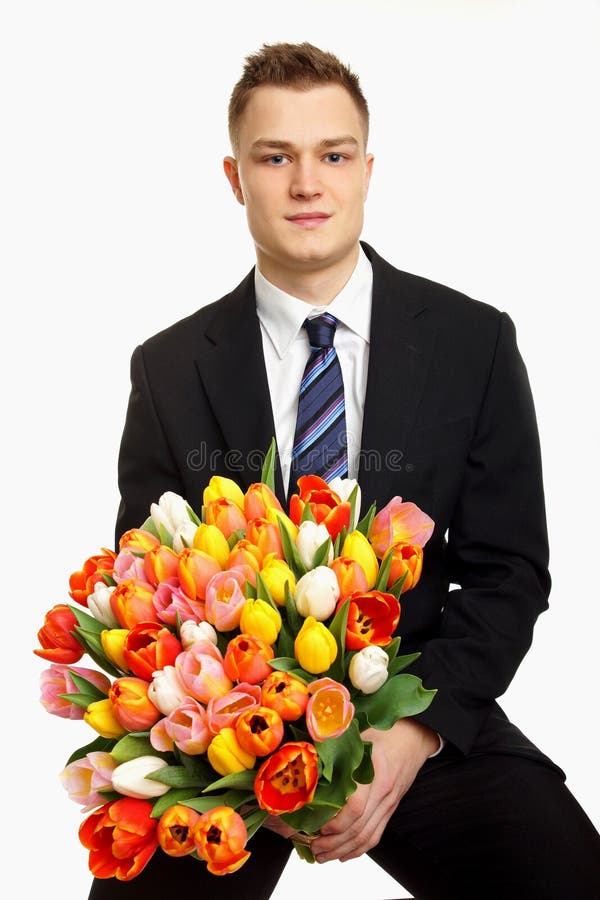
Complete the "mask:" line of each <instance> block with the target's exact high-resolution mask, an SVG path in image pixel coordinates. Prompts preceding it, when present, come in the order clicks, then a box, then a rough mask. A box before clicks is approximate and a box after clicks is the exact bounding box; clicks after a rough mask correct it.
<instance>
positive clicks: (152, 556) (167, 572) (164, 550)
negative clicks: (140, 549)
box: [144, 544, 179, 588]
mask: <svg viewBox="0 0 600 900" xmlns="http://www.w3.org/2000/svg"><path fill="white" fill-rule="evenodd" d="M178 564H179V556H178V555H177V553H175V551H174V550H171V548H170V547H165V546H164V545H163V544H159V546H158V547H153V548H152V549H151V550H148V552H147V553H146V555H145V556H144V581H146V582H147V583H148V584H150V585H152V587H154V588H155V587H157V586H158V585H159V584H160V582H161V581H166V580H167V578H175V577H176V576H177V566H178Z"/></svg>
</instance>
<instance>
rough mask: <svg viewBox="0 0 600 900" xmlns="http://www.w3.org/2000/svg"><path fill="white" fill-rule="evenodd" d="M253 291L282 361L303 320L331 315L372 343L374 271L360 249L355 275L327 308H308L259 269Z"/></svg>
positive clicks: (259, 312) (265, 327) (263, 322)
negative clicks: (370, 336) (370, 337)
mask: <svg viewBox="0 0 600 900" xmlns="http://www.w3.org/2000/svg"><path fill="white" fill-rule="evenodd" d="M254 287H255V291H256V311H257V314H258V318H259V319H260V322H261V324H262V326H263V328H264V329H265V331H266V332H267V334H268V336H269V338H270V340H271V342H272V344H273V346H274V347H275V350H276V351H277V355H278V356H279V358H280V359H283V357H284V356H285V354H286V353H287V351H288V349H289V347H290V344H291V343H292V341H293V340H294V339H295V338H296V336H297V335H298V333H299V331H300V329H301V328H302V323H303V322H304V320H305V319H306V318H312V317H313V316H315V315H320V314H321V313H323V312H329V313H331V315H332V316H335V317H336V318H337V319H339V321H340V323H341V324H343V325H345V326H346V327H347V328H350V329H351V330H352V331H354V332H355V333H356V334H357V335H359V337H361V338H362V339H363V340H364V341H366V342H367V343H369V334H370V329H371V300H372V293H373V268H372V266H371V263H370V261H369V258H368V257H367V255H366V253H365V251H364V250H363V248H362V247H361V246H360V245H359V254H358V261H357V263H356V266H355V267H354V271H353V272H352V275H351V276H350V278H349V279H348V281H347V282H346V284H345V285H344V287H343V288H342V290H341V291H340V292H339V294H337V295H336V296H335V297H334V298H333V300H332V301H331V303H329V304H327V306H309V304H308V303H306V301H305V300H300V299H299V298H298V297H293V296H292V295H291V294H287V293H286V292H285V291H282V290H281V288H278V287H275V285H274V284H271V282H270V281H267V279H266V278H265V276H264V275H263V274H262V272H261V271H260V270H259V268H258V266H255V268H254Z"/></svg>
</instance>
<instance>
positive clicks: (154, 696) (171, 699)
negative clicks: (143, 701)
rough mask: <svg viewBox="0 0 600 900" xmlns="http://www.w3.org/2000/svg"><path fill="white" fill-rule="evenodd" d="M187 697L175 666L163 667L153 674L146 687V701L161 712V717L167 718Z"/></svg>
mask: <svg viewBox="0 0 600 900" xmlns="http://www.w3.org/2000/svg"><path fill="white" fill-rule="evenodd" d="M186 697H187V694H186V691H185V687H184V686H183V684H182V683H181V679H180V678H179V675H178V674H177V669H176V668H175V666H165V667H164V669H159V670H158V671H156V672H154V674H153V676H152V681H151V683H150V684H149V685H148V699H149V700H150V701H151V702H152V703H153V704H154V706H156V708H157V709H159V710H160V711H161V713H162V714H163V716H168V715H169V713H171V712H173V710H174V709H176V708H177V707H178V706H179V704H180V703H183V701H184V700H185V698H186Z"/></svg>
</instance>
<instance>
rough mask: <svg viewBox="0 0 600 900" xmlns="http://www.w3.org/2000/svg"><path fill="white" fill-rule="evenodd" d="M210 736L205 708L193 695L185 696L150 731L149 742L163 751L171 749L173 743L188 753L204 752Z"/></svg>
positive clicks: (156, 748) (210, 738)
mask: <svg viewBox="0 0 600 900" xmlns="http://www.w3.org/2000/svg"><path fill="white" fill-rule="evenodd" d="M212 737H213V736H212V734H211V732H210V730H209V728H208V717H207V714H206V710H205V708H204V707H203V706H202V704H201V703H199V702H198V700H194V698H193V697H186V698H185V700H183V701H182V703H180V704H179V706H177V707H176V708H175V709H174V710H173V711H172V712H170V713H169V715H168V716H165V718H164V719H159V721H158V722H157V723H156V725H154V726H153V727H152V730H151V731H150V743H151V744H152V746H153V747H154V749H155V750H158V751H160V752H163V753H165V752H167V751H169V750H172V749H173V745H175V746H176V747H178V748H179V750H181V751H182V753H188V754H189V755H194V754H198V753H205V752H206V749H207V747H208V745H209V744H210V742H211V740H212Z"/></svg>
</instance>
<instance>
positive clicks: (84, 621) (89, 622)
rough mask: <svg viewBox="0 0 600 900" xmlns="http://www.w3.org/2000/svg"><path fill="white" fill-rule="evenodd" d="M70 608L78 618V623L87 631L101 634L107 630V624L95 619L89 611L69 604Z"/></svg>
mask: <svg viewBox="0 0 600 900" xmlns="http://www.w3.org/2000/svg"><path fill="white" fill-rule="evenodd" d="M69 609H70V610H71V612H72V613H73V615H74V616H75V618H76V619H77V624H78V625H79V626H80V628H82V629H83V630H84V631H85V632H95V633H96V634H100V632H101V631H106V629H107V627H108V626H107V625H104V624H103V623H102V622H100V621H98V619H95V618H94V617H93V616H91V615H90V614H89V613H86V612H84V611H83V610H82V609H81V607H79V606H71V605H70V604H69Z"/></svg>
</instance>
